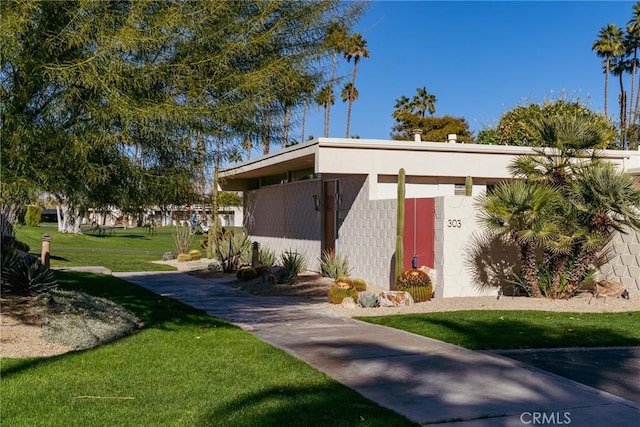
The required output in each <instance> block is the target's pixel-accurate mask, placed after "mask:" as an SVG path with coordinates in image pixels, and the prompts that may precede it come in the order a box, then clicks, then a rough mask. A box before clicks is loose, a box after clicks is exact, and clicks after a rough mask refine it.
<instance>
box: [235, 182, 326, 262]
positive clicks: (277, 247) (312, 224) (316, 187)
mask: <svg viewBox="0 0 640 427" xmlns="http://www.w3.org/2000/svg"><path fill="white" fill-rule="evenodd" d="M320 190H321V183H320V181H319V180H310V181H298V182H291V183H288V184H278V185H272V186H267V187H263V188H260V189H258V190H252V191H249V192H247V194H246V208H245V227H246V228H247V231H248V233H249V235H250V236H251V240H252V241H256V242H259V243H260V244H261V245H266V246H269V247H270V248H271V249H272V250H274V251H275V253H276V255H277V256H280V254H281V253H282V252H284V251H286V250H292V251H295V252H299V253H302V254H304V256H305V257H306V259H307V262H308V265H307V268H308V269H309V270H312V271H319V269H320V266H319V258H320V254H321V252H322V250H321V236H322V233H321V228H320V218H321V212H320V211H316V210H315V206H314V203H313V195H314V194H317V195H318V196H319V195H320V194H321V193H320Z"/></svg>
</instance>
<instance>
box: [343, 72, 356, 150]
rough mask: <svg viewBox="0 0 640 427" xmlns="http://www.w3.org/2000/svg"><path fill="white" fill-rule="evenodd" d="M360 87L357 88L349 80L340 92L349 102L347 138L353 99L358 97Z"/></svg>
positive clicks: (344, 99) (344, 100) (345, 100)
mask: <svg viewBox="0 0 640 427" xmlns="http://www.w3.org/2000/svg"><path fill="white" fill-rule="evenodd" d="M359 95H360V94H359V93H358V89H356V88H355V87H354V86H353V84H352V83H351V82H347V83H345V84H344V87H343V88H342V92H341V93H340V97H341V98H342V101H343V102H349V108H348V110H347V136H346V137H347V138H349V121H350V120H351V105H352V104H353V101H355V100H356V99H358V96H359Z"/></svg>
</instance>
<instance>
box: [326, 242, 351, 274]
mask: <svg viewBox="0 0 640 427" xmlns="http://www.w3.org/2000/svg"><path fill="white" fill-rule="evenodd" d="M320 273H321V274H322V275H323V276H324V277H331V278H332V279H337V278H338V277H340V276H348V275H349V274H350V273H351V268H349V258H348V257H347V256H346V255H336V253H335V251H334V250H333V249H330V250H324V251H323V252H322V257H321V258H320Z"/></svg>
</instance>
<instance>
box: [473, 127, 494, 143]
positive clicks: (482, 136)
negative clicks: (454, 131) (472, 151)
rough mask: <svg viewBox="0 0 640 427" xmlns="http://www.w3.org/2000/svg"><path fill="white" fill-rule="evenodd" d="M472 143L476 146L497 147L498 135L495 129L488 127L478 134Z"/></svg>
mask: <svg viewBox="0 0 640 427" xmlns="http://www.w3.org/2000/svg"><path fill="white" fill-rule="evenodd" d="M474 142H475V143H476V144H490V145H499V144H500V135H499V134H498V130H497V129H496V128H495V127H492V126H488V127H485V128H484V129H481V130H480V131H479V132H478V135H477V136H476V138H475V140H474Z"/></svg>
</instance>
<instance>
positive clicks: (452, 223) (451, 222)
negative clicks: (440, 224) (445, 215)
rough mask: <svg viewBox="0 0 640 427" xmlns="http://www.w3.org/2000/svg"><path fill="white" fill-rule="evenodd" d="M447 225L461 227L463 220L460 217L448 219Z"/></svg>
mask: <svg viewBox="0 0 640 427" xmlns="http://www.w3.org/2000/svg"><path fill="white" fill-rule="evenodd" d="M447 227H449V228H461V227H462V220H459V219H448V220H447Z"/></svg>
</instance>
